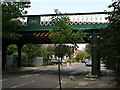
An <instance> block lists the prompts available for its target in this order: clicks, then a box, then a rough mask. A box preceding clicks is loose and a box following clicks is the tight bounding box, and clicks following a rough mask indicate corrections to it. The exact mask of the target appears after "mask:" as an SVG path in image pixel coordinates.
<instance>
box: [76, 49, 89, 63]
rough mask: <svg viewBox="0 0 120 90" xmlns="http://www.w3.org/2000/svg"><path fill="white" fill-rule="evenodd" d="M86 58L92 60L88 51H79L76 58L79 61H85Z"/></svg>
mask: <svg viewBox="0 0 120 90" xmlns="http://www.w3.org/2000/svg"><path fill="white" fill-rule="evenodd" d="M85 58H90V55H89V54H88V53H87V52H86V51H79V52H78V53H77V56H76V59H77V61H79V60H81V61H83V59H85Z"/></svg>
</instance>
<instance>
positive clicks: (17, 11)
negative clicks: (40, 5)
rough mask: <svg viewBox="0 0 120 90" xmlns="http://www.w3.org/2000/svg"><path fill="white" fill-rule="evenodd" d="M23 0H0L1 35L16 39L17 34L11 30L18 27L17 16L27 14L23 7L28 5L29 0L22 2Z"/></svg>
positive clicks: (18, 19) (18, 20)
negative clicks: (0, 16) (7, 0)
mask: <svg viewBox="0 0 120 90" xmlns="http://www.w3.org/2000/svg"><path fill="white" fill-rule="evenodd" d="M22 1H23V0H19V2H18V1H17V0H10V1H9V2H6V1H5V0H3V1H1V6H2V37H4V38H8V39H9V38H12V39H18V38H19V35H18V34H15V33H13V32H11V31H13V30H17V29H18V28H19V27H20V23H21V21H20V18H19V16H21V15H25V14H27V11H26V10H25V8H29V7H30V2H28V1H27V2H25V1H24V2H22Z"/></svg>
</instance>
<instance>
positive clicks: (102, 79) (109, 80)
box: [62, 66, 116, 88]
mask: <svg viewBox="0 0 120 90" xmlns="http://www.w3.org/2000/svg"><path fill="white" fill-rule="evenodd" d="M115 85H116V83H115V81H114V73H113V71H112V70H109V69H106V67H104V66H102V67H101V75H100V76H98V77H97V78H95V77H87V76H84V75H83V76H82V75H80V76H76V77H74V78H73V79H72V80H69V81H68V82H66V83H65V84H64V85H63V86H62V88H115Z"/></svg>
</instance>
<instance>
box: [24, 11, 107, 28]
mask: <svg viewBox="0 0 120 90" xmlns="http://www.w3.org/2000/svg"><path fill="white" fill-rule="evenodd" d="M61 15H62V16H68V17H69V18H70V21H71V22H70V23H69V24H70V25H78V24H100V23H108V20H106V17H108V14H107V13H106V12H95V13H69V14H67V13H66V14H61ZM52 16H57V15H56V14H45V15H27V16H22V17H26V20H25V21H23V22H22V23H23V25H29V24H39V25H41V26H51V25H53V23H52V22H51V18H52Z"/></svg>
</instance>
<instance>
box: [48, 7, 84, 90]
mask: <svg viewBox="0 0 120 90" xmlns="http://www.w3.org/2000/svg"><path fill="white" fill-rule="evenodd" d="M55 13H56V16H53V17H52V23H53V24H54V25H55V26H56V28H55V29H54V30H51V31H50V33H51V35H50V39H51V40H52V41H53V42H54V43H55V44H59V45H58V49H57V52H58V53H59V54H57V55H58V57H61V60H62V57H63V55H64V53H65V52H63V47H62V46H64V45H65V43H67V42H69V43H72V44H74V46H75V48H76V47H77V44H76V43H77V42H78V41H82V40H83V37H84V33H83V32H82V31H81V30H78V31H77V32H76V33H75V34H72V33H73V31H72V30H73V29H72V27H70V25H69V23H70V19H69V17H67V16H65V15H64V16H62V15H61V12H59V11H58V9H56V10H55ZM58 62H59V64H58V70H59V84H60V90H61V80H60V60H58Z"/></svg>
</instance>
